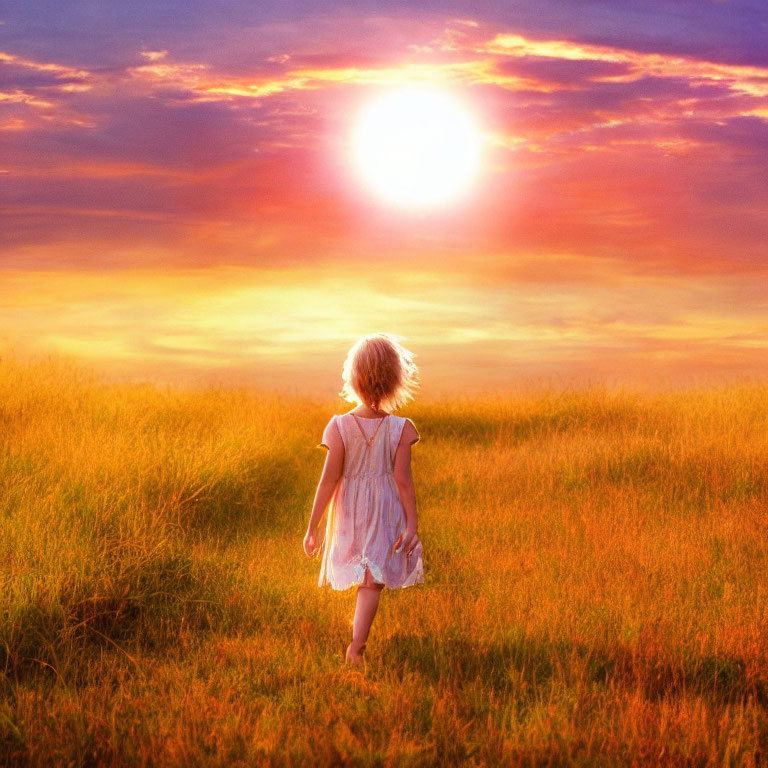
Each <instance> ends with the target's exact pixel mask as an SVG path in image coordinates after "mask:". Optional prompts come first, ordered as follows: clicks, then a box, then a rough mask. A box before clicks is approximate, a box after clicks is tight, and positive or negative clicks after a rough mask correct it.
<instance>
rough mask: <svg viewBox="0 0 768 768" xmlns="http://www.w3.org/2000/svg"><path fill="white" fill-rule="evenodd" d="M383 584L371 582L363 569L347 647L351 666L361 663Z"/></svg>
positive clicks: (367, 572) (368, 573)
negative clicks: (349, 641) (363, 576)
mask: <svg viewBox="0 0 768 768" xmlns="http://www.w3.org/2000/svg"><path fill="white" fill-rule="evenodd" d="M383 588H384V585H383V584H378V583H377V582H375V581H374V580H373V577H372V576H371V572H370V570H369V569H368V568H366V569H365V578H364V579H363V583H362V584H360V586H359V587H358V588H357V605H356V606H355V619H354V621H353V624H352V642H351V643H350V644H349V645H348V646H347V652H346V658H347V660H348V661H351V662H352V663H353V664H360V663H362V658H363V657H362V651H363V649H364V647H365V643H366V640H368V633H369V632H370V630H371V624H373V619H374V617H375V616H376V611H377V609H378V607H379V596H380V595H381V590H382V589H383Z"/></svg>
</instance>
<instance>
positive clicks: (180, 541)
mask: <svg viewBox="0 0 768 768" xmlns="http://www.w3.org/2000/svg"><path fill="white" fill-rule="evenodd" d="M351 407H352V406H351V405H349V404H346V403H343V402H341V401H338V400H331V401H327V402H326V401H320V400H311V399H300V398H289V397H280V396H277V395H275V394H268V395H264V394H259V393H258V392H255V391H248V390H235V389H232V390H224V389H209V390H207V391H189V390H183V391H182V390H173V389H163V388H157V387H153V386H150V385H127V384H114V383H108V382H107V381H105V380H101V379H99V378H98V377H96V376H94V375H91V374H89V373H87V372H84V371H82V370H79V369H78V368H76V367H74V366H72V365H71V364H68V363H65V362H62V361H58V362H57V361H55V360H49V361H41V362H38V363H26V364H20V363H15V362H13V361H10V362H6V361H3V362H2V364H0V430H2V432H1V437H0V548H1V549H0V578H1V579H2V611H3V617H2V624H1V626H0V666H2V669H3V671H4V674H3V676H2V678H0V682H1V683H2V694H1V695H0V759H1V760H2V764H3V765H45V766H51V767H54V766H59V765H61V766H67V765H72V766H80V765H89V766H90V765H163V766H166V765H167V766H197V765H220V766H246V765H380V766H410V765H413V766H417V765H510V766H516V765H521V766H522V765H527V766H539V765H541V766H544V765H557V766H559V765H574V766H587V765H589V766H592V765H595V766H624V765H627V766H629V765H654V766H655V765H659V766H667V765H669V766H678V765H679V766H683V765H685V766H759V765H763V766H765V765H768V762H767V761H768V714H767V713H768V610H766V597H767V595H768V384H767V385H759V384H749V385H740V386H736V385H733V386H729V387H725V388H721V389H710V390H706V391H689V392H675V393H672V392H667V393H660V394H651V393H644V394H641V393H636V392H635V393H633V392H631V391H627V390H608V389H604V388H599V387H596V388H590V389H588V390H584V391H538V392H528V393H520V394H516V395H507V396H504V397H491V396H488V397H487V398H484V399H482V400H470V399H469V398H466V397H461V396H457V397H456V399H455V400H453V401H452V402H449V403H442V404H439V405H437V404H432V405H430V404H418V403H417V404H413V405H411V406H409V407H408V408H407V409H405V410H404V411H402V412H401V415H406V416H409V417H411V418H412V419H413V420H414V422H415V423H416V425H417V427H418V428H419V430H420V432H421V435H422V442H421V443H419V444H418V445H417V446H415V447H414V449H413V471H414V478H415V481H416V492H417V499H418V503H419V529H420V535H421V539H422V542H423V545H424V567H425V575H426V583H425V584H420V585H417V586H415V587H410V588H407V589H403V590H394V591H388V590H385V591H384V592H383V594H382V597H381V603H380V607H379V612H378V615H377V617H376V620H375V622H374V625H373V628H372V631H371V635H370V637H369V642H368V647H367V652H366V656H367V666H366V668H365V670H364V671H362V672H361V671H358V670H355V669H351V668H347V667H345V666H344V664H343V652H344V647H345V645H346V643H347V642H348V641H349V638H350V636H351V621H352V614H353V610H354V599H355V593H354V590H349V591H348V592H333V591H331V590H330V589H329V588H328V587H324V588H323V589H322V590H320V589H318V587H317V579H318V573H319V561H317V560H314V559H310V558H308V557H307V556H306V555H305V554H304V553H303V550H302V539H303V536H304V532H305V528H306V524H307V520H308V518H309V513H310V510H311V503H312V498H313V495H314V490H315V486H316V483H317V480H318V478H319V474H320V470H321V467H322V463H323V460H324V457H325V451H324V450H323V449H321V448H317V447H316V444H317V443H318V442H319V441H320V436H321V433H322V429H323V427H324V426H325V424H326V422H327V420H328V419H329V418H330V415H331V414H332V413H336V412H338V413H343V412H346V411H347V410H350V409H351Z"/></svg>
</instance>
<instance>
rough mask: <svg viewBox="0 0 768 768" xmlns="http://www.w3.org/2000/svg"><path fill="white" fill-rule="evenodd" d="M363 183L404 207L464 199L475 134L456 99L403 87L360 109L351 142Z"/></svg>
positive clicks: (476, 152)
mask: <svg viewBox="0 0 768 768" xmlns="http://www.w3.org/2000/svg"><path fill="white" fill-rule="evenodd" d="M353 145H354V153H355V161H356V164H357V167H358V170H359V172H360V174H361V175H362V178H363V180H364V182H365V183H366V184H367V185H368V186H369V187H370V188H371V189H372V190H373V191H374V192H375V193H376V194H377V195H379V196H380V197H381V198H383V199H384V200H386V201H387V202H389V203H392V204H394V205H398V206H403V207H408V208H429V207H435V206H439V205H446V204H448V203H451V202H454V201H455V200H457V199H458V198H460V197H461V196H462V195H463V194H465V193H466V192H467V190H468V188H469V186H470V184H471V182H472V180H473V177H474V176H475V174H476V172H477V169H478V166H479V158H480V135H479V132H478V129H477V127H476V125H475V124H474V121H473V120H472V119H471V118H470V115H469V113H468V111H467V109H466V108H465V107H464V106H463V105H462V104H461V102H459V101H458V100H456V99H454V98H452V97H450V96H448V95H446V94H444V93H440V92H439V91H435V90H427V89H420V88H402V89H398V90H396V91H393V92H391V93H387V94H384V95H380V96H379V97H378V98H376V99H374V100H373V101H371V102H370V103H369V104H368V105H367V106H366V107H365V108H364V109H363V110H362V113H361V115H360V118H359V120H358V122H357V124H356V126H355V131H354V137H353Z"/></svg>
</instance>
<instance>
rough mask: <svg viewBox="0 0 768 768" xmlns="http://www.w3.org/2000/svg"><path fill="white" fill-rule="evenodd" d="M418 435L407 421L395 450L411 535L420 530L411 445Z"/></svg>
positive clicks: (398, 478) (402, 498) (398, 482)
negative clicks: (412, 470) (412, 471)
mask: <svg viewBox="0 0 768 768" xmlns="http://www.w3.org/2000/svg"><path fill="white" fill-rule="evenodd" d="M417 437H418V433H417V432H416V428H415V427H414V426H413V424H411V422H410V421H406V422H405V426H404V427H403V434H402V435H401V436H400V443H399V444H398V446H397V451H396V452H395V483H396V484H397V489H398V491H399V492H400V501H401V502H402V503H403V511H404V512H405V527H406V532H407V534H408V535H409V536H411V535H413V534H415V533H416V532H417V530H418V514H417V511H416V489H415V488H414V484H413V475H412V474H411V445H412V443H413V442H414V441H415V440H416V438H417Z"/></svg>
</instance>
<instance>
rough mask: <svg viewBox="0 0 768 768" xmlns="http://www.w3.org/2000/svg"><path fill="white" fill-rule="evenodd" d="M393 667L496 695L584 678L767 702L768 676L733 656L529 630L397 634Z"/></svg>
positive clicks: (389, 663) (656, 693)
mask: <svg viewBox="0 0 768 768" xmlns="http://www.w3.org/2000/svg"><path fill="white" fill-rule="evenodd" d="M381 658H382V663H383V665H384V666H385V667H387V668H392V669H400V670H402V669H404V668H405V667H410V668H412V669H416V670H418V672H419V673H420V674H421V675H423V676H424V677H425V678H427V679H428V680H431V681H433V682H438V681H443V682H448V683H465V682H469V681H473V680H475V679H478V678H479V679H480V680H481V681H482V683H483V684H484V685H485V686H487V687H488V688H490V689H491V690H493V691H494V692H496V693H508V692H510V691H512V690H514V691H515V694H516V696H517V697H518V699H519V698H520V694H521V693H522V694H525V693H526V692H528V693H529V694H530V695H531V696H533V695H534V693H535V692H536V690H537V689H540V688H541V686H549V685H551V684H554V683H555V682H556V681H559V682H561V683H562V684H563V685H565V686H574V685H576V684H577V683H578V682H579V681H580V680H581V681H582V682H583V681H586V682H589V683H590V684H598V685H599V686H601V687H604V688H605V689H606V690H608V689H609V688H611V687H616V686H618V687H621V688H625V689H632V690H636V689H638V688H639V689H640V690H642V692H643V695H644V696H645V697H646V698H648V699H650V700H659V699H661V698H664V697H670V696H681V695H684V694H686V693H689V694H691V693H692V694H696V695H701V696H705V697H707V698H709V699H710V700H712V701H715V702H718V703H731V702H735V701H741V700H746V699H748V698H750V697H752V698H754V699H755V701H756V702H758V703H760V704H761V705H765V704H768V680H765V679H762V678H759V677H758V678H756V677H754V676H752V677H750V676H749V675H748V674H747V671H746V669H747V667H746V664H745V663H744V661H743V660H742V659H739V658H737V657H734V656H717V657H715V656H694V657H685V658H683V659H676V660H673V659H664V658H661V657H659V656H658V655H655V654H654V653H653V652H651V651H644V650H643V649H642V648H636V647H635V648H632V647H630V646H626V645H618V644H617V645H616V646H615V647H611V648H602V647H593V646H588V645H586V644H582V643H576V644H574V643H572V642H569V641H567V640H558V641H556V642H552V641H549V640H536V639H531V638H526V637H524V636H523V635H522V633H520V634H518V635H515V636H512V637H509V638H505V639H504V640H503V641H500V642H496V643H491V644H486V643H476V642H472V641H471V640H468V639H467V638H465V637H463V636H461V635H457V634H453V635H448V636H446V635H441V636H432V635H414V634H397V635H394V636H391V637H390V638H388V639H387V641H386V642H385V643H384V645H383V648H382V655H381Z"/></svg>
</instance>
